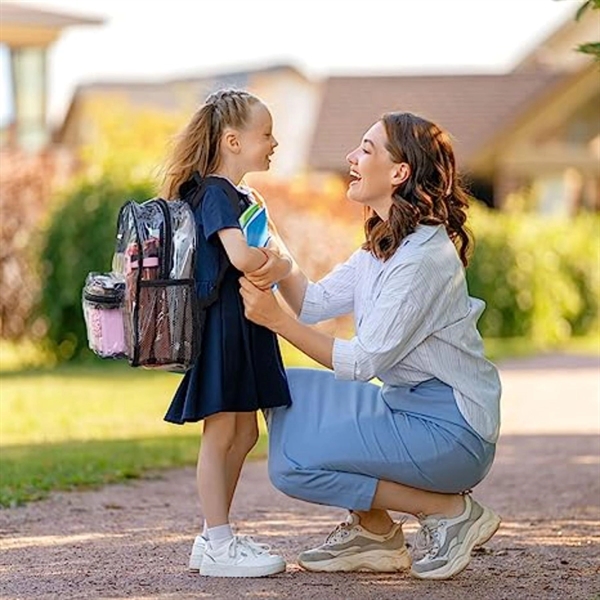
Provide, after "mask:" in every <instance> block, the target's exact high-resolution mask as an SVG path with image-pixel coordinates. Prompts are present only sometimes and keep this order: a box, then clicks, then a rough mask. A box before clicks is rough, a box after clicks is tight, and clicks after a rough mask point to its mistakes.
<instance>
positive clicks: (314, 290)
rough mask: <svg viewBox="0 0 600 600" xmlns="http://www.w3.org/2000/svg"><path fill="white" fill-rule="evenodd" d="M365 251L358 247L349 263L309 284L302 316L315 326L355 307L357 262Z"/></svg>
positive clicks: (304, 321)
mask: <svg viewBox="0 0 600 600" xmlns="http://www.w3.org/2000/svg"><path fill="white" fill-rule="evenodd" d="M361 252H362V250H357V251H356V252H355V253H354V254H353V255H352V256H351V257H350V258H349V259H348V260H347V261H346V262H345V263H343V264H341V265H338V266H337V267H336V268H335V269H333V271H331V273H329V274H328V275H326V276H325V277H324V278H323V279H321V280H320V281H318V282H317V283H309V284H308V285H307V287H306V292H305V294H304V300H303V302H302V310H301V311H300V316H299V319H300V321H302V322H303V323H306V324H308V325H311V324H313V323H318V322H320V321H324V320H326V319H333V318H334V317H339V316H341V315H346V314H348V313H351V312H352V311H353V310H354V290H355V287H356V272H357V263H358V261H359V260H360V253H361Z"/></svg>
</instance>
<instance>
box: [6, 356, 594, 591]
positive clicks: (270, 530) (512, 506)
mask: <svg viewBox="0 0 600 600" xmlns="http://www.w3.org/2000/svg"><path fill="white" fill-rule="evenodd" d="M502 378H503V382H504V387H505V396H504V402H503V407H504V425H503V433H502V436H501V441H500V443H499V446H498V455H497V460H496V462H495V464H494V467H493V469H492V472H491V473H490V475H489V477H488V478H487V479H486V480H485V481H484V482H483V483H482V484H481V485H480V486H478V488H477V490H476V497H477V498H480V499H481V500H482V501H484V502H487V503H489V504H490V505H491V506H493V507H494V509H495V510H497V511H498V512H499V514H501V515H502V517H503V525H502V527H501V528H500V530H499V532H498V534H497V535H496V536H495V537H494V538H493V539H492V541H491V542H489V543H488V544H487V546H486V547H485V548H484V549H483V550H482V551H479V552H478V553H477V554H476V555H475V557H474V558H473V560H472V562H471V565H470V566H469V568H468V569H467V570H466V571H465V572H464V573H462V574H461V575H459V576H458V577H456V578H455V579H454V580H451V581H447V582H438V583H432V582H422V581H416V580H413V579H411V578H409V577H408V576H405V575H393V576H391V575H376V574H368V573H354V574H331V575H322V574H311V573H306V572H303V571H301V570H300V569H299V568H298V566H297V564H296V562H295V561H296V555H297V553H298V552H299V551H301V550H302V549H304V548H306V547H310V546H311V545H314V544H316V543H317V542H320V541H321V540H322V539H323V536H324V535H325V534H326V533H327V532H328V530H329V529H330V528H331V527H332V526H333V525H334V524H335V523H337V522H338V520H340V519H341V518H342V517H343V515H344V513H343V511H340V510H334V509H330V508H326V507H314V506H311V505H309V504H306V503H303V502H300V501H296V500H292V499H290V498H287V497H286V496H284V495H283V494H281V493H279V492H278V491H276V490H274V489H273V488H272V487H271V485H270V484H269V482H268V479H267V474H266V464H265V463H264V462H262V461H261V462H253V463H248V464H247V465H246V466H245V470H244V473H243V476H242V481H241V483H240V488H239V492H238V497H237V498H236V502H235V505H234V510H233V514H234V518H235V522H236V525H237V526H238V527H239V528H240V529H241V530H242V531H243V532H244V533H249V534H256V536H258V537H259V538H260V540H261V541H267V542H269V543H271V544H272V546H273V547H274V548H275V549H277V551H279V552H281V553H283V555H284V556H285V558H286V559H287V561H288V569H287V572H286V573H284V574H281V575H278V576H275V577H272V578H267V579H250V580H222V579H210V578H203V577H199V576H198V575H191V574H188V573H187V571H186V569H185V567H186V564H187V558H188V552H189V548H190V543H191V540H192V538H193V536H194V535H195V526H196V525H197V523H198V520H199V518H198V506H197V501H196V498H195V490H194V471H193V469H182V470H177V471H171V472H166V473H162V474H160V475H157V476H155V477H154V478H150V479H145V480H140V481H135V482H132V483H131V484H128V485H115V486H109V487H107V488H104V489H102V490H98V491H90V492H81V493H79V492H77V493H65V494H63V493H60V494H54V495H52V496H51V497H50V498H49V499H48V500H46V501H43V502H39V503H35V504H31V505H28V506H26V507H23V508H18V509H10V510H3V511H0V536H1V539H0V550H1V554H0V598H2V599H3V600H8V599H10V600H17V599H23V600H25V599H30V598H36V599H37V598H40V599H48V600H49V599H57V600H58V599H60V600H71V599H76V598H77V599H79V598H86V599H89V600H91V599H109V598H111V599H113V598H136V599H150V598H165V599H173V600H175V599H177V600H180V599H181V600H185V599H191V598H223V599H235V600H237V599H241V598H282V599H292V598H293V599H299V600H303V599H311V600H338V599H339V600H342V599H343V600H350V599H353V600H354V599H356V600H370V599H391V598H401V599H407V600H416V599H422V598H432V599H436V600H461V599H463V598H469V599H471V600H475V599H479V598H482V599H483V598H486V599H489V600H501V599H507V600H508V599H510V600H515V599H527V600H554V599H556V600H558V599H560V600H563V599H565V600H566V599H569V600H571V599H572V600H575V599H581V600H598V599H600V438H599V437H598V427H599V424H600V410H599V407H600V403H599V393H600V376H599V374H598V364H597V361H594V362H589V361H579V362H574V363H567V362H565V361H564V360H560V359H556V360H554V359H544V360H543V361H529V362H515V363H511V364H508V363H507V364H506V365H504V366H503V369H502ZM566 407H568V408H569V413H568V415H565V413H564V409H565V408H566ZM559 409H560V410H559ZM415 529H416V528H415V524H414V521H412V520H411V521H409V522H408V523H407V525H406V526H405V531H406V532H407V534H408V538H409V540H410V538H411V537H412V534H413V533H414V531H415Z"/></svg>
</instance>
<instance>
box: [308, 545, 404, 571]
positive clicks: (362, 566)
mask: <svg viewBox="0 0 600 600" xmlns="http://www.w3.org/2000/svg"><path fill="white" fill-rule="evenodd" d="M298 564H299V565H300V566H301V567H302V568H303V569H306V570H307V571H320V572H328V573H333V572H336V571H337V572H340V571H341V572H348V571H361V570H365V571H374V572H376V573H397V572H398V571H406V570H408V569H410V565H411V558H410V555H409V554H408V551H407V550H406V548H404V549H402V550H401V551H394V552H390V551H389V550H368V551H366V552H361V553H360V554H358V553H357V554H349V555H347V556H336V557H335V558H330V559H328V560H319V561H310V562H309V561H303V560H301V559H298Z"/></svg>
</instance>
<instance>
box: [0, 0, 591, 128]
mask: <svg viewBox="0 0 600 600" xmlns="http://www.w3.org/2000/svg"><path fill="white" fill-rule="evenodd" d="M2 1H3V0H2ZM11 2H12V3H18V4H27V5H30V6H32V7H38V8H41V9H46V10H56V11H60V12H68V13H71V14H76V15H82V16H91V17H100V18H103V19H105V23H104V24H103V25H89V26H77V27H72V28H68V29H65V30H64V31H63V33H62V35H61V37H60V38H59V40H58V41H57V42H56V43H55V44H54V46H53V47H52V49H51V51H50V53H49V71H48V84H49V98H48V111H49V118H50V121H51V122H53V123H55V122H58V121H60V120H61V119H62V118H63V116H64V114H65V112H66V110H67V107H68V103H69V102H70V100H71V97H72V95H73V92H74V90H75V88H76V86H77V85H80V84H85V83H89V82H98V81H123V80H132V81H139V80H150V81H154V80H159V79H164V78H175V77H180V76H184V77H185V76H194V75H199V76H201V75H203V74H209V73H214V72H221V71H228V70H240V69H243V68H251V67H260V66H268V65H272V64H290V65H292V66H295V67H297V68H299V69H300V70H301V71H303V72H304V73H305V74H306V75H308V76H310V77H315V78H320V77H325V76H327V75H342V74H344V75H350V74H402V73H483V72H487V73H496V72H498V73H500V72H505V71H508V70H509V69H510V68H511V67H512V66H513V65H514V64H515V63H516V62H517V61H518V60H519V59H520V58H521V57H522V56H524V55H525V54H526V53H527V52H528V51H529V50H530V49H532V48H533V47H535V46H536V44H537V43H539V42H540V41H541V40H542V39H544V38H545V37H546V36H547V35H549V34H550V33H551V32H552V31H554V30H555V29H556V28H557V27H558V26H560V24H561V23H563V22H564V21H565V20H567V19H568V18H570V17H571V15H573V14H574V12H575V11H576V9H577V7H578V6H579V5H580V4H581V0H11ZM5 50H6V49H0V78H1V79H0V83H1V84H2V85H1V86H0V88H1V89H2V90H4V92H1V91H0V122H4V121H5V120H6V118H7V114H8V113H9V112H10V107H9V106H8V104H9V103H8V102H7V99H6V89H7V86H6V85H5V83H6V80H7V77H8V70H7V59H6V52H5Z"/></svg>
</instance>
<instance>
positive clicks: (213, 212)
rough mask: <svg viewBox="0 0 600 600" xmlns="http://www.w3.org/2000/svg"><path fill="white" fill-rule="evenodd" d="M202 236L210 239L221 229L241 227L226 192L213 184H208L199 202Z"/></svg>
mask: <svg viewBox="0 0 600 600" xmlns="http://www.w3.org/2000/svg"><path fill="white" fill-rule="evenodd" d="M200 210H201V211H202V212H201V214H202V226H203V229H204V237H205V238H206V239H207V240H209V241H210V239H211V237H212V236H214V235H215V234H216V233H217V232H218V231H221V229H231V228H235V229H241V228H240V224H239V221H238V217H237V215H236V214H235V211H234V209H233V206H231V201H230V200H229V197H228V196H227V194H226V193H225V192H224V191H223V190H222V189H221V188H220V187H217V186H214V185H209V186H208V187H207V188H206V192H205V193H204V196H203V198H202V202H201V203H200Z"/></svg>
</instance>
